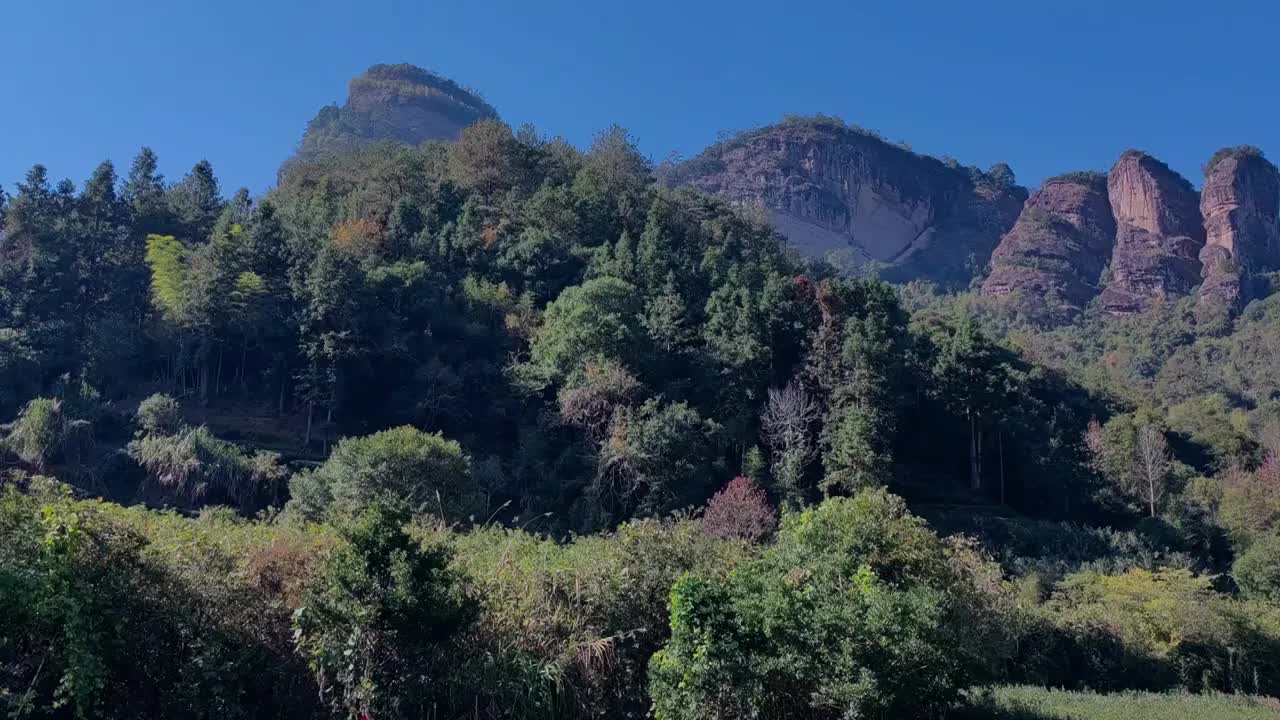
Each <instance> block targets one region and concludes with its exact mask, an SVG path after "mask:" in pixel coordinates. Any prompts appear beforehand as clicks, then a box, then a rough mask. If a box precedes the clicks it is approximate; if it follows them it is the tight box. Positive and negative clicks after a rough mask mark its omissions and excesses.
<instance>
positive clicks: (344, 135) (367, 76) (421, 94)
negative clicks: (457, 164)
mask: <svg viewBox="0 0 1280 720" xmlns="http://www.w3.org/2000/svg"><path fill="white" fill-rule="evenodd" d="M495 117H497V112H496V111H495V110H494V109H493V108H492V107H491V106H490V105H489V104H488V103H486V102H485V101H484V100H482V99H481V98H480V97H479V96H478V95H476V94H475V93H474V92H471V91H469V90H466V89H464V88H463V87H462V86H460V85H458V84H457V83H455V82H453V81H452V80H449V79H447V78H444V77H441V76H439V75H436V74H435V73H432V72H428V71H426V70H423V69H421V68H418V67H414V66H413V65H374V66H373V67H371V68H369V70H368V71H366V72H365V73H363V74H362V75H359V76H357V77H355V78H353V79H352V80H351V83H350V85H349V86H348V92H347V102H346V104H345V105H343V106H341V107H339V106H337V105H330V106H328V107H325V108H322V109H321V110H320V113H319V114H318V115H316V117H315V119H313V120H312V121H311V122H310V123H309V124H308V125H307V131H306V133H305V134H304V135H303V137H302V144H301V145H300V146H299V148H298V153H297V155H296V156H295V158H294V160H293V161H291V162H298V161H309V160H316V159H320V158H324V157H327V156H330V155H333V154H336V153H340V152H343V151H346V150H349V149H351V148H353V147H358V146H360V145H365V144H368V143H372V142H377V141H380V140H393V141H396V142H402V143H406V144H410V145H417V144H419V143H423V142H427V141H429V140H455V139H457V137H458V134H459V133H461V132H462V129H463V128H465V127H467V126H468V125H471V124H472V123H474V122H476V121H478V120H483V119H485V118H495Z"/></svg>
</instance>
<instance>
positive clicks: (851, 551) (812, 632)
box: [650, 491, 1007, 720]
mask: <svg viewBox="0 0 1280 720" xmlns="http://www.w3.org/2000/svg"><path fill="white" fill-rule="evenodd" d="M970 553H971V549H968V548H952V547H949V546H948V545H947V544H946V543H944V542H943V541H941V540H940V539H939V538H938V537H937V536H936V535H934V534H933V533H932V532H930V531H929V530H928V529H927V527H925V525H924V524H923V522H921V521H920V520H918V519H917V518H914V517H912V516H910V515H909V514H908V513H907V512H906V509H905V506H904V504H903V503H902V501H901V500H900V499H898V498H896V497H894V496H892V495H889V494H888V493H887V492H884V491H865V492H863V493H861V494H859V495H857V496H856V497H854V498H849V499H844V498H836V499H831V500H828V501H826V502H825V503H823V504H822V505H820V506H818V507H816V508H814V509H811V510H807V511H805V512H802V513H794V514H790V515H787V516H785V517H784V519H783V524H782V530H781V531H780V533H779V537H778V542H777V544H776V545H775V546H774V547H773V548H771V549H769V550H768V551H766V553H765V555H764V556H763V557H762V558H761V559H760V560H758V561H755V562H749V563H747V564H746V565H745V566H743V567H742V568H740V569H739V571H738V572H736V573H734V574H733V575H732V576H731V577H729V578H728V579H723V580H722V579H717V578H714V577H706V576H699V575H692V574H691V575H687V576H685V577H684V578H682V579H681V580H680V581H679V582H677V583H676V585H675V587H674V589H673V590H672V592H671V640H670V642H668V643H667V645H666V647H664V648H663V649H662V650H660V651H659V652H658V653H657V654H655V655H654V657H653V660H652V662H651V664H650V691H651V693H652V696H653V702H654V712H655V715H656V716H657V717H658V718H659V719H660V720H674V719H677V718H681V719H684V718H687V719H688V720H693V719H694V718H707V717H809V718H848V717H866V716H884V717H910V716H918V715H923V714H925V713H927V712H929V711H930V710H934V709H939V708H942V707H945V706H947V705H949V704H950V703H952V702H953V701H954V700H955V699H956V698H957V697H959V693H960V690H961V689H962V688H964V687H966V686H968V685H970V684H972V683H974V682H978V681H980V680H982V679H983V678H985V677H987V676H988V675H989V673H990V671H991V668H992V666H993V662H994V661H996V660H998V659H999V657H1000V656H1002V655H1003V654H1004V653H1005V652H1007V642H1006V641H1005V640H1004V639H1002V638H1001V634H1002V632H1001V628H1000V627H999V625H1000V624H1002V623H1004V622H1005V618H1004V617H1003V611H1002V609H1001V608H1002V603H1001V601H1000V597H1001V596H1002V594H1003V588H1002V586H1000V584H999V579H998V578H999V575H998V570H997V571H995V572H992V568H991V566H990V564H989V563H986V562H984V561H982V560H981V559H980V558H976V557H974V556H972V555H971V554H970ZM978 568H986V569H985V570H983V571H980V572H974V571H975V570H977V569H978ZM979 578H981V579H982V580H981V581H978V579H979ZM992 578H994V579H995V582H996V586H995V587H992V586H991V585H989V584H988V583H990V581H991V580H992Z"/></svg>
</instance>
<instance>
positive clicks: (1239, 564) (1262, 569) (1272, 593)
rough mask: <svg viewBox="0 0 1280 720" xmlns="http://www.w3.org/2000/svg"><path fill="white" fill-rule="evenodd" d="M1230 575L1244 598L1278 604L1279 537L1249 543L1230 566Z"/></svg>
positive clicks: (1272, 536)
mask: <svg viewBox="0 0 1280 720" xmlns="http://www.w3.org/2000/svg"><path fill="white" fill-rule="evenodd" d="M1231 574H1232V576H1234V577H1235V580H1236V584H1237V585H1239V586H1240V589H1241V590H1242V591H1243V592H1244V594H1245V596H1246V597H1250V598H1257V599H1259V600H1270V601H1271V602H1280V536H1277V535H1268V536H1266V537H1264V538H1261V539H1259V540H1255V541H1254V542H1252V543H1250V545H1249V548H1248V549H1247V550H1245V551H1244V552H1243V553H1242V554H1241V555H1240V556H1239V557H1237V558H1236V561H1235V564H1234V565H1232V566H1231Z"/></svg>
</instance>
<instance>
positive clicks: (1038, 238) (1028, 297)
mask: <svg viewBox="0 0 1280 720" xmlns="http://www.w3.org/2000/svg"><path fill="white" fill-rule="evenodd" d="M1115 232H1116V226H1115V220H1114V218H1113V217H1112V214H1111V203H1110V201H1109V200H1108V198H1107V183H1106V176H1105V175H1103V174H1101V173H1068V174H1066V175H1059V176H1058V177H1055V178H1050V179H1049V180H1046V181H1045V182H1044V184H1043V185H1042V186H1041V187H1040V189H1039V190H1037V191H1036V192H1034V193H1032V195H1031V197H1030V198H1029V199H1028V200H1027V204H1026V206H1025V207H1024V208H1023V210H1022V214H1021V215H1019V216H1018V222H1017V223H1016V224H1015V225H1014V226H1013V229H1012V230H1010V231H1009V232H1008V233H1007V234H1005V236H1004V237H1003V238H1001V240H1000V245H999V246H998V247H997V248H996V250H995V252H994V253H993V254H992V256H991V274H990V275H988V276H987V280H986V282H984V283H983V285H982V294H983V295H987V296H989V297H1006V298H1009V299H1011V300H1014V301H1016V302H1018V303H1019V304H1020V305H1022V306H1023V307H1024V309H1025V310H1027V311H1028V312H1030V313H1032V314H1034V315H1036V316H1039V317H1041V318H1042V319H1044V320H1052V321H1061V320H1069V319H1070V318H1072V317H1074V316H1076V315H1078V314H1079V313H1080V311H1081V310H1082V309H1083V308H1084V306H1085V305H1086V304H1088V303H1089V301H1090V300H1091V299H1093V297H1094V296H1095V295H1096V294H1097V292H1098V287H1097V283H1098V279H1099V277H1100V276H1101V274H1102V270H1103V268H1104V267H1106V263H1107V261H1108V259H1109V258H1110V256H1111V247H1112V243H1113V241H1114V238H1115Z"/></svg>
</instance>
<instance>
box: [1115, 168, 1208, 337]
mask: <svg viewBox="0 0 1280 720" xmlns="http://www.w3.org/2000/svg"><path fill="white" fill-rule="evenodd" d="M1107 196H1108V199H1109V201H1110V203H1111V210H1112V213H1113V215H1114V217H1115V223H1116V238H1115V248H1114V250H1113V251H1112V260H1111V279H1110V282H1109V283H1108V284H1107V287H1106V289H1105V290H1104V291H1103V293H1102V304H1103V307H1105V308H1106V309H1107V311H1108V312H1111V313H1113V314H1130V313H1135V312H1138V311H1140V310H1142V309H1143V308H1144V307H1146V306H1147V305H1149V304H1150V303H1151V301H1152V300H1153V299H1157V298H1159V299H1168V298H1171V297H1176V296H1179V295H1185V294H1186V293H1188V292H1190V291H1191V290H1192V289H1193V288H1194V287H1195V286H1196V285H1197V284H1199V282H1200V260H1199V254H1200V250H1201V248H1202V247H1203V246H1204V225H1203V223H1202V221H1201V218H1200V206H1199V202H1200V200H1199V196H1198V194H1197V193H1196V190H1195V188H1194V187H1192V185H1191V183H1190V182H1188V181H1187V180H1186V178H1183V177H1182V176H1181V175H1179V174H1178V173H1176V172H1174V171H1173V170H1172V169H1170V168H1169V166H1168V165H1165V164H1164V163H1162V162H1160V161H1159V160H1157V159H1156V158H1154V157H1152V156H1150V155H1148V154H1146V153H1144V152H1140V151H1137V150H1130V151H1127V152H1125V153H1124V154H1123V155H1121V156H1120V159H1119V160H1117V161H1116V164H1115V165H1113V166H1112V168H1111V171H1110V172H1109V173H1108V174H1107Z"/></svg>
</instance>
